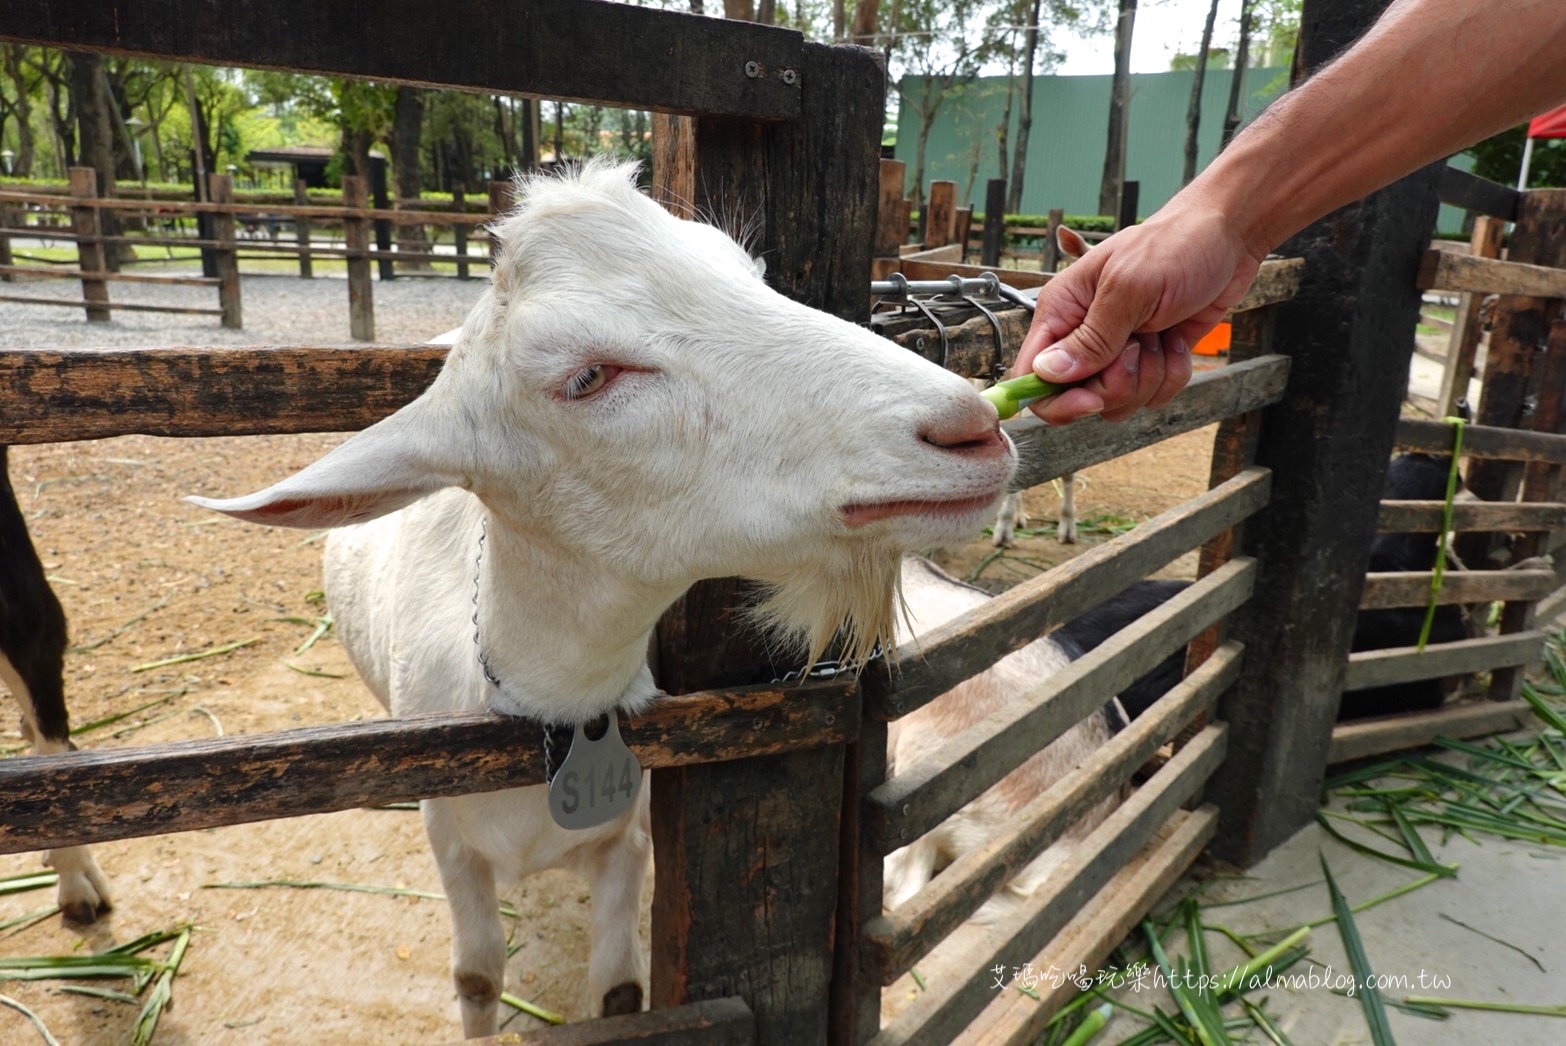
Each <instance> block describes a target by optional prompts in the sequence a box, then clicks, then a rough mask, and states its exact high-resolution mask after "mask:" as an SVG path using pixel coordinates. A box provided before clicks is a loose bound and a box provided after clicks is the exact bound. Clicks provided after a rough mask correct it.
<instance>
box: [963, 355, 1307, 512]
mask: <svg viewBox="0 0 1566 1046" xmlns="http://www.w3.org/2000/svg"><path fill="white" fill-rule="evenodd" d="M936 348H937V351H938V350H939V346H936ZM1288 375H1289V365H1288V361H1287V360H1285V359H1284V358H1283V357H1281V356H1262V357H1260V358H1258V359H1254V360H1247V361H1246V362H1244V363H1237V364H1233V365H1231V366H1228V367H1223V368H1221V369H1219V370H1213V371H1207V372H1205V373H1202V374H1198V375H1197V376H1196V377H1195V378H1193V379H1192V381H1191V384H1190V385H1188V386H1187V387H1186V388H1185V389H1184V390H1183V391H1182V392H1181V393H1180V394H1179V395H1178V396H1176V397H1175V398H1174V400H1173V401H1172V402H1171V403H1170V404H1169V405H1168V406H1166V407H1163V408H1161V409H1159V410H1142V411H1138V412H1137V413H1136V414H1135V415H1133V416H1132V417H1130V418H1127V419H1126V420H1125V421H1121V422H1113V423H1112V422H1107V421H1104V420H1103V419H1102V418H1086V419H1084V420H1082V421H1078V422H1074V423H1072V424H1070V425H1066V426H1050V425H1045V424H1043V423H1042V422H1040V421H1039V420H1038V419H1037V418H1034V417H1033V416H1032V415H1031V414H1030V415H1028V416H1027V417H1025V418H1023V419H1022V420H1020V421H1012V422H1009V423H1007V425H1006V431H1007V433H1008V434H1010V436H1011V438H1012V440H1013V441H1015V442H1016V444H1017V458H1018V463H1017V474H1016V476H1014V477H1013V478H1012V486H1013V487H1014V488H1015V489H1017V490H1026V489H1027V488H1028V487H1034V486H1038V485H1039V484H1040V483H1048V482H1049V481H1050V480H1052V479H1055V478H1057V477H1059V476H1062V475H1064V474H1065V473H1067V472H1078V471H1081V470H1082V469H1085V468H1087V467H1088V466H1090V465H1096V464H1098V463H1099V462H1102V461H1108V460H1110V459H1111V458H1117V457H1120V456H1121V455H1123V454H1129V453H1130V452H1131V451H1133V450H1140V449H1141V448H1143V447H1148V446H1152V445H1153V444H1154V443H1158V442H1161V441H1163V440H1166V439H1169V438H1170V437H1171V436H1178V435H1179V434H1181V433H1182V432H1190V431H1192V430H1193V429H1199V428H1201V427H1203V426H1204V425H1210V424H1212V423H1213V422H1215V421H1219V420H1222V419H1223V418H1229V417H1233V416H1235V415H1236V414H1243V413H1245V412H1246V411H1250V410H1255V409H1257V408H1258V407H1264V406H1267V405H1269V404H1272V403H1276V402H1277V401H1278V400H1279V399H1281V398H1282V396H1283V387H1284V383H1285V382H1286V381H1287V380H1288Z"/></svg>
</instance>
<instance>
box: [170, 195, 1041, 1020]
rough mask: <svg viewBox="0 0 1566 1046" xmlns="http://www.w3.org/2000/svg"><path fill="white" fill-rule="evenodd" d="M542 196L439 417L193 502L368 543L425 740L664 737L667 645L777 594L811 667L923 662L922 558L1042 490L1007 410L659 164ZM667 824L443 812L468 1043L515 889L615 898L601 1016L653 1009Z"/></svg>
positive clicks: (372, 585)
mask: <svg viewBox="0 0 1566 1046" xmlns="http://www.w3.org/2000/svg"><path fill="white" fill-rule="evenodd" d="M518 197H519V199H518V204H517V208H516V210H515V212H514V213H513V214H512V215H511V216H510V217H508V218H506V219H505V220H504V221H502V222H501V223H500V224H499V227H498V229H497V230H496V234H497V235H498V236H499V238H500V240H501V242H502V244H503V250H502V252H501V254H500V257H499V259H498V264H497V266H496V269H495V273H494V277H493V283H494V285H493V287H492V288H491V290H490V291H488V292H486V294H485V296H484V297H483V298H482V299H481V300H480V302H479V304H478V305H477V306H476V307H475V308H474V310H473V312H472V314H471V315H470V316H469V317H468V320H467V322H466V323H465V324H464V326H463V328H462V332H461V334H460V336H459V337H458V339H457V342H456V344H455V345H454V346H453V348H452V350H451V353H450V355H449V357H448V358H447V361H446V364H445V367H444V368H443V369H442V371H441V373H440V376H439V378H438V379H437V380H436V381H435V383H434V384H433V385H432V386H431V387H430V388H429V390H428V391H427V392H425V394H424V395H423V396H421V397H420V398H419V399H418V400H416V401H414V402H413V403H411V404H409V405H408V406H407V407H404V408H403V409H402V410H400V411H398V412H397V413H396V414H394V415H392V416H391V417H389V418H387V419H386V420H384V421H382V422H380V423H378V424H376V425H374V426H372V427H371V428H369V429H366V430H365V431H364V432H362V433H360V434H358V435H356V436H354V437H353V438H351V439H349V440H348V441H346V442H345V443H344V444H343V445H342V446H340V447H339V448H338V449H336V450H335V451H333V452H332V453H330V454H328V455H327V456H326V457H325V458H323V459H322V460H320V461H318V462H316V463H315V464H313V465H311V466H309V467H308V468H306V469H304V470H303V471H301V472H299V473H298V474H296V475H294V476H292V477H290V478H288V479H285V480H283V481H281V482H280V483H278V484H276V485H275V486H272V487H270V488H268V489H267V490H264V491H262V492H260V493H257V494H253V495H250V496H248V497H243V498H237V499H234V500H229V501H207V500H202V499H193V500H196V501H197V503H198V504H203V505H206V506H207V507H210V508H214V509H217V510H219V511H222V512H227V513H229V514H230V515H233V516H237V517H239V518H242V519H246V520H250V521H253V522H258V523H271V524H280V525H286V526H298V527H345V526H346V525H348V524H360V525H358V526H351V527H346V529H343V530H340V531H338V532H336V533H334V534H333V535H332V537H331V539H330V540H329V541H328V543H327V550H326V582H327V593H328V600H329V602H330V604H331V608H332V612H333V614H334V617H335V620H336V622H337V627H338V629H339V635H340V638H341V640H342V642H343V644H344V646H345V647H346V648H347V649H348V652H349V654H350V655H351V656H352V658H353V661H354V664H355V665H356V667H357V668H358V670H359V672H360V674H361V675H362V676H363V678H364V680H365V682H366V683H367V684H368V685H369V687H370V689H371V690H373V691H374V692H375V694H376V696H377V697H378V698H379V699H380V700H381V702H382V703H383V704H384V705H385V706H386V707H387V708H388V709H389V710H390V711H391V712H392V714H394V715H407V714H412V713H420V712H434V711H442V710H450V711H457V710H472V709H477V708H489V709H493V710H494V711H496V712H501V713H505V714H510V715H521V716H530V717H533V718H536V719H539V720H541V721H544V722H552V723H557V724H577V723H585V722H590V721H592V720H594V719H595V718H597V717H599V716H601V715H603V714H605V713H611V714H612V713H614V712H615V711H616V710H621V711H627V712H634V711H635V710H636V709H638V708H641V707H642V706H644V705H645V704H646V703H647V702H649V701H651V700H652V699H653V698H654V697H655V696H656V693H657V691H656V688H655V686H654V683H653V680H652V676H651V674H650V672H649V670H648V666H647V662H646V656H645V655H646V650H647V645H648V639H649V636H650V634H651V631H652V629H653V626H654V624H655V623H656V622H657V620H658V617H659V615H660V614H662V613H663V611H664V610H665V609H666V608H667V607H668V606H669V605H670V604H671V603H672V602H673V601H674V600H675V599H676V598H678V597H679V595H680V594H681V593H682V592H683V591H684V590H685V589H686V588H687V587H688V586H690V585H691V584H692V583H693V582H695V581H697V580H699V579H702V578H710V577H724V576H730V575H739V576H745V577H750V578H755V579H757V580H759V581H761V582H763V583H764V584H765V585H767V586H768V591H769V593H770V594H769V596H768V597H767V599H766V601H765V603H764V605H763V606H762V607H761V608H760V609H759V610H758V611H757V615H758V621H760V622H763V623H765V624H767V625H769V626H771V627H775V628H777V629H780V630H781V631H782V632H783V633H786V634H789V635H792V636H794V637H796V638H797V639H798V640H800V643H799V645H800V647H801V653H802V654H803V652H804V651H805V650H806V649H808V650H809V652H810V655H811V656H812V657H814V656H815V655H816V654H818V653H819V652H820V650H821V649H822V648H823V647H824V646H825V644H826V643H827V642H828V640H829V639H830V637H831V636H832V635H833V634H834V633H835V632H837V631H838V629H839V628H840V627H842V628H845V629H846V632H847V634H848V635H849V636H850V637H851V640H850V643H849V647H850V654H851V655H852V656H858V657H862V656H864V654H865V653H866V652H868V651H869V650H870V649H871V648H872V647H873V646H874V644H875V643H876V642H877V641H878V640H880V641H884V642H890V641H892V639H893V636H892V631H893V627H892V623H893V618H894V614H893V606H894V596H895V587H896V581H897V575H898V569H899V560H900V557H901V555H902V553H903V552H904V551H905V550H907V549H910V548H927V547H933V546H936V545H941V544H947V543H951V542H955V541H960V540H964V539H967V538H969V537H971V536H972V535H973V534H975V533H977V532H978V530H979V529H980V528H981V527H982V526H983V524H984V522H985V519H986V516H987V514H988V513H989V512H990V511H991V510H992V509H993V507H994V505H995V502H996V500H997V499H998V498H999V497H1000V495H1001V494H1002V492H1003V491H1004V490H1005V486H1006V483H1007V481H1008V480H1009V478H1010V476H1011V472H1012V470H1013V468H1014V465H1015V453H1014V451H1013V449H1012V446H1011V443H1010V441H1009V440H1008V439H1007V438H1006V437H1005V436H1004V435H1002V434H1001V432H1000V429H999V426H998V424H997V421H996V417H995V412H994V410H993V409H992V408H991V407H990V406H989V404H987V403H986V402H985V401H984V400H983V399H981V398H980V397H979V396H978V395H977V394H976V393H975V392H974V391H973V390H972V389H971V388H970V387H969V386H968V384H967V383H966V382H965V381H963V380H962V379H960V378H958V377H956V376H955V375H952V374H949V373H947V372H946V371H943V370H942V369H941V368H939V367H937V366H935V365H934V364H931V363H928V362H926V361H924V360H921V359H919V358H918V357H916V356H915V355H913V354H912V353H909V352H906V351H904V350H902V349H900V348H898V347H897V346H896V345H894V344H892V343H891V342H889V341H886V340H885V339H882V338H880V337H877V336H876V335H874V334H872V333H870V332H869V331H866V330H863V329H861V328H859V327H856V326H855V325H853V324H851V323H847V322H844V321H841V320H838V319H835V318H833V317H830V316H828V315H825V314H823V313H820V312H817V311H815V310H812V309H809V308H807V307H805V306H803V305H800V304H798V303H795V302H793V301H790V300H788V299H787V298H785V297H783V296H782V295H780V294H777V293H776V292H774V291H772V290H770V289H768V288H767V286H766V285H765V283H764V282H763V281H762V279H761V274H760V268H759V266H758V265H757V264H756V263H755V262H753V260H752V259H751V258H750V257H749V256H748V255H746V254H745V252H744V251H743V250H741V249H740V247H739V246H738V245H736V244H735V243H734V242H733V241H732V240H731V239H729V238H728V237H726V236H724V235H723V234H721V233H719V232H718V231H717V230H715V229H712V228H709V227H707V226H703V225H699V224H696V223H693V222H689V221H682V220H679V219H676V218H674V217H673V216H671V215H670V214H668V213H667V212H665V211H663V210H662V209H660V208H659V207H658V206H657V205H656V204H654V203H653V202H652V201H651V200H649V199H647V198H646V197H645V196H642V195H641V194H639V193H638V192H637V191H636V190H635V186H634V179H633V171H632V169H631V168H626V167H611V166H608V165H601V164H589V165H588V166H587V167H585V168H584V169H582V170H581V171H580V172H576V173H573V174H569V175H565V176H561V177H554V178H534V179H529V180H526V181H524V182H522V183H521V184H520V186H519V193H518ZM486 528H487V530H486ZM481 543H482V544H481ZM475 643H477V646H475ZM479 651H482V653H483V655H484V656H485V658H486V660H487V668H486V667H484V666H481V665H480V662H479V657H478V653H479ZM487 674H492V676H493V680H494V681H493V682H492V681H491V680H490V679H487V678H486V675H487ZM541 743H542V742H541ZM646 797H647V790H646V788H643V789H642V791H641V793H640V797H639V801H638V803H637V804H636V805H635V806H634V807H633V808H632V809H630V810H627V811H626V812H625V813H624V814H623V815H621V816H620V817H618V818H617V819H616V820H614V821H613V822H611V823H609V824H606V825H602V826H600V827H597V828H592V829H588V830H583V831H567V830H564V829H562V828H559V827H557V826H556V825H555V823H554V822H553V821H552V820H551V817H550V815H549V813H548V808H547V799H546V794H545V789H544V788H543V787H541V786H535V787H532V788H524V789H516V790H511V791H505V792H496V793H489V794H483V795H471V796H464V797H460V798H449V799H434V800H427V801H426V802H424V804H423V812H424V820H425V826H426V829H427V831H428V834H429V837H430V841H431V843H432V845H433V848H434V852H435V858H436V861H437V863H438V865H439V867H440V874H441V879H442V881H443V883H444V885H445V889H446V895H447V898H448V901H449V904H450V906H451V913H452V924H453V946H452V953H453V957H452V966H453V976H454V979H455V982H456V986H457V993H458V996H459V999H460V1004H461V1010H462V1020H463V1030H464V1032H465V1033H466V1034H467V1035H469V1036H478V1035H489V1034H493V1033H494V1032H495V1025H496V1020H495V1018H496V1002H497V1000H498V997H499V995H500V991H501V988H502V981H503V976H504V967H505V959H506V949H505V937H504V934H503V932H502V927H501V923H500V919H499V916H498V914H497V910H496V880H497V877H499V878H504V879H506V880H515V879H518V878H520V877H522V876H524V875H528V874H530V873H533V872H536V871H540V870H543V869H546V868H555V867H560V868H568V869H572V870H575V871H576V872H578V873H580V874H581V875H582V876H584V877H585V878H586V879H587V880H588V882H589V884H590V886H591V890H592V897H593V914H592V944H591V955H590V958H589V964H588V966H589V982H590V983H589V989H590V991H591V993H592V998H593V1000H594V1006H595V1008H597V1009H599V1010H600V1011H601V1012H604V1013H616V1012H626V1011H629V1010H635V1009H639V1008H640V1007H641V1005H642V1000H643V997H644V994H645V986H646V982H647V972H648V971H647V961H646V957H645V956H644V955H643V954H642V953H641V950H640V949H639V948H638V947H637V942H636V936H635V927H636V922H637V912H638V909H639V907H640V903H641V893H642V888H643V883H644V879H645V876H646V872H647V868H648V862H649V860H650V847H649V843H648V835H647V828H646V824H647V808H646Z"/></svg>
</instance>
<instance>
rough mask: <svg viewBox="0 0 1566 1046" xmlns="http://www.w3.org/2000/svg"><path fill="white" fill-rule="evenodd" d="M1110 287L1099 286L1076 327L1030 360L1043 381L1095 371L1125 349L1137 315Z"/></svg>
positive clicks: (1077, 377)
mask: <svg viewBox="0 0 1566 1046" xmlns="http://www.w3.org/2000/svg"><path fill="white" fill-rule="evenodd" d="M1121 297H1122V296H1121V295H1120V294H1117V293H1116V292H1115V291H1114V290H1113V289H1111V288H1107V287H1100V288H1099V289H1098V293H1097V294H1096V295H1094V297H1093V300H1092V302H1091V303H1090V304H1089V305H1088V311H1087V315H1086V316H1084V317H1083V318H1082V322H1081V323H1080V324H1078V325H1077V327H1076V328H1075V329H1074V330H1072V331H1070V332H1068V333H1066V334H1064V335H1063V336H1061V337H1060V338H1059V339H1058V340H1057V341H1056V342H1055V343H1054V344H1053V345H1051V346H1049V348H1047V349H1045V350H1044V351H1043V352H1041V353H1039V355H1038V356H1037V357H1036V358H1035V359H1034V360H1033V371H1034V373H1035V374H1037V375H1038V376H1039V377H1041V378H1043V379H1044V380H1046V381H1052V382H1055V383H1057V384H1068V383H1070V382H1074V381H1081V380H1082V379H1084V378H1088V377H1091V376H1093V375H1094V374H1097V373H1098V372H1099V371H1101V370H1103V369H1104V368H1105V367H1107V366H1109V365H1110V364H1111V363H1113V362H1114V361H1115V359H1116V358H1117V357H1118V356H1119V355H1120V354H1121V353H1122V352H1124V351H1125V347H1126V343H1127V342H1129V341H1130V340H1131V334H1132V332H1133V331H1134V330H1135V329H1136V325H1137V322H1138V317H1137V316H1136V315H1135V314H1134V313H1133V312H1132V311H1131V309H1129V308H1127V307H1126V305H1125V303H1123V302H1122V301H1121V300H1120V299H1121Z"/></svg>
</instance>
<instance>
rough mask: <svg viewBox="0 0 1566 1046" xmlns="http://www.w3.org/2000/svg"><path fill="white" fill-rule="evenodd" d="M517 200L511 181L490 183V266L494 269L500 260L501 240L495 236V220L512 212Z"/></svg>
mask: <svg viewBox="0 0 1566 1046" xmlns="http://www.w3.org/2000/svg"><path fill="white" fill-rule="evenodd" d="M515 198H516V187H515V186H514V185H512V183H511V182H509V181H500V182H490V183H489V216H490V225H491V230H490V234H489V264H490V267H491V268H493V267H494V265H495V263H496V262H497V261H498V260H499V258H500V240H499V239H498V238H497V237H496V236H495V233H494V229H493V226H494V224H495V220H496V219H498V218H501V217H503V216H504V215H506V214H509V213H510V212H511V207H512V204H513V203H514V202H515Z"/></svg>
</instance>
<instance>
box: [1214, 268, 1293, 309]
mask: <svg viewBox="0 0 1566 1046" xmlns="http://www.w3.org/2000/svg"><path fill="white" fill-rule="evenodd" d="M1304 276H1305V259H1304V258H1269V259H1268V260H1266V261H1264V262H1262V263H1261V268H1260V269H1258V270H1257V272H1256V279H1254V280H1252V281H1251V288H1250V290H1248V291H1246V292H1245V297H1243V298H1241V299H1240V300H1239V301H1237V302H1235V305H1234V308H1232V309H1230V310H1229V312H1230V313H1231V314H1233V313H1236V312H1250V311H1251V310H1252V309H1260V308H1264V307H1266V306H1268V305H1276V304H1278V303H1279V302H1281V301H1289V300H1291V299H1292V298H1293V297H1294V296H1295V295H1296V294H1297V293H1299V289H1300V280H1301V279H1302V278H1303V277H1304Z"/></svg>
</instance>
